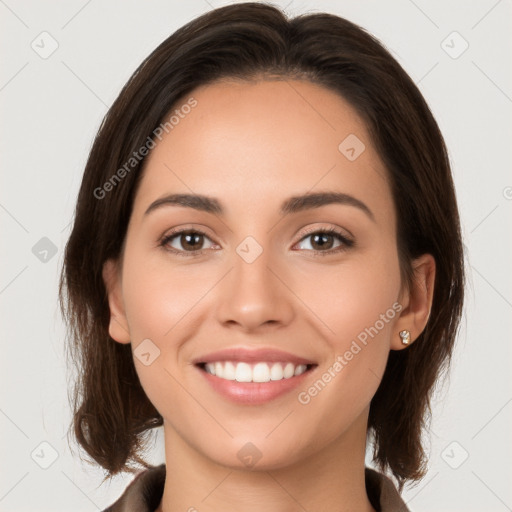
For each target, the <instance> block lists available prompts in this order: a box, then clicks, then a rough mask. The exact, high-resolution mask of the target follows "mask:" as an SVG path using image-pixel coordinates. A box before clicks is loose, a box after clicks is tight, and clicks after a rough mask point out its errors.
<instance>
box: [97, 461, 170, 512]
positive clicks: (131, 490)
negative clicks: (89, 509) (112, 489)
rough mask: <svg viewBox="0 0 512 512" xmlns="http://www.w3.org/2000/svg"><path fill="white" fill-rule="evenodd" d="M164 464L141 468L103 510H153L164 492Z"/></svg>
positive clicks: (107, 511) (120, 511)
mask: <svg viewBox="0 0 512 512" xmlns="http://www.w3.org/2000/svg"><path fill="white" fill-rule="evenodd" d="M164 484H165V464H160V465H159V466H152V467H150V468H149V469H145V470H142V471H141V472H139V473H138V474H137V476H135V478H134V479H133V480H132V481H131V482H130V484H129V485H128V487H127V488H126V489H125V491H124V492H123V494H122V495H121V496H120V497H119V499H118V500H117V501H116V502H115V503H113V504H112V505H110V506H109V507H108V508H106V509H105V510H104V511H103V512H130V511H132V510H137V512H154V510H155V509H156V508H157V507H158V504H159V503H160V500H161V499H162V495H163V492H164Z"/></svg>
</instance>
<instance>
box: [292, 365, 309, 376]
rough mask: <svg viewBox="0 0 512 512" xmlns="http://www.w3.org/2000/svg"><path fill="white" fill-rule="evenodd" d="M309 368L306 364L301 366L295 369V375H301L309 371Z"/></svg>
mask: <svg viewBox="0 0 512 512" xmlns="http://www.w3.org/2000/svg"><path fill="white" fill-rule="evenodd" d="M307 368H308V367H307V366H306V365H305V364H299V366H297V367H296V368H295V375H301V374H302V373H304V372H305V371H306V370H307Z"/></svg>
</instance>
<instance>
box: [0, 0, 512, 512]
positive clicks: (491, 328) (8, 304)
mask: <svg viewBox="0 0 512 512" xmlns="http://www.w3.org/2000/svg"><path fill="white" fill-rule="evenodd" d="M227 3H229V2H221V1H215V0H208V1H207V0H194V1H187V2H178V1H176V0H174V1H169V0H154V1H150V2H149V1H146V2H143V1H141V0H139V1H135V0H131V1H126V0H125V1H120V0H119V1H112V0H106V1H105V0H102V1H100V0H88V1H87V0H67V1H64V0H47V1H45V2H39V1H36V0H25V1H16V0H5V1H4V0H0V20H1V21H0V38H1V44H2V57H3V60H2V66H1V67H0V106H1V114H0V115H1V130H2V132H1V134H2V137H1V165H2V173H1V188H0V225H1V229H2V231H1V244H0V257H1V273H0V308H1V324H0V327H1V334H2V345H1V355H0V361H1V370H0V372H1V373H0V375H1V376H0V379H1V393H0V432H1V435H0V468H1V473H0V510H1V511H4V512H7V511H16V512H18V511H32V512H33V511H38V512H45V511H52V512H56V511H69V510H74V511H76V512H81V511H95V510H101V509H103V508H105V507H106V506H107V505H109V504H110V503H112V502H113V501H114V500H115V499H116V498H117V497H118V496H119V495H120V494H121V492H122V491H123V490H124V489H125V487H126V485H127V484H128V483H129V481H130V480H131V479H132V476H131V475H129V474H123V475H120V476H119V477H118V478H115V479H114V480H113V481H112V483H111V484H104V485H101V486H100V483H101V480H102V477H103V475H104V474H103V472H102V471H101V470H100V469H99V468H97V467H94V466H89V465H87V464H85V463H82V462H81V461H80V458H79V457H78V449H77V446H76V445H72V446H71V447H70V446H68V443H67V438H66V431H67V428H68V426H69V422H70V420H71V417H70V410H69V404H68V396H67V393H68V390H69V387H70V381H71V378H72V374H71V371H70V370H67V369H66V360H65V353H64V342H65V336H64V335H65V331H64V326H63V322H62V319H61V317H60V314H59V310H58V303H57V283H58V275H59V271H60V267H61V265H62V254H63V248H64V245H65V242H66V239H67V237H68V235H69V231H70V221H71V217H72V211H73V208H74V203H75V200H76V195H77V192H78V187H79V184H80V181H81V177H82V172H83V168H84V164H85V161H86V157H87V154H88V151H89V149H90V146H91V144H92V140H93V137H94V135H95V133H96V131H97V129H98V127H99V125H100V123H101V120H102V118H103V116H104V115H105V113H106V112H107V109H108V107H109V106H110V105H111V104H112V102H113V101H114V99H115V98H116V96H117V94H118V93H119V91H120V89H121V87H122V86H123V85H124V83H125V82H126V80H127V79H128V78H129V76H130V75H131V74H132V72H133V71H134V70H135V68H136V67H137V65H138V64H139V63H140V62H141V61H142V59H143V58H144V57H146V56H147V55H148V54H149V53H150V52H151V51H152V50H153V49H154V48H155V47H156V46H157V45H158V44H159V43H160V42H161V41H163V40H164V39H165V38H167V37H168V36H169V35H170V34H171V33H172V32H174V31H175V30H176V29H177V28H179V27H180V26H182V25H183V24H184V23H186V22H188V21H190V20H191V19H193V18H195V17H196V16H198V15H200V14H202V13H204V12H206V11H208V10H210V9H212V8H215V7H220V6H221V5H226V4H227ZM274 3H275V4H276V5H279V6H281V7H283V8H286V12H287V14H289V15H296V14H300V13H303V12H314V11H326V12H331V13H334V14H338V15H341V16H344V17H346V18H348V19H349V20H351V21H353V22H356V23H358V24H360V25H362V26H363V27H365V28H367V29H368V30H369V31H370V32H371V33H373V34H374V35H375V36H376V37H377V38H379V39H380V40H381V41H382V42H383V43H384V44H385V45H386V46H387V48H388V49H389V50H390V51H391V52H392V53H393V54H394V56H395V57H396V58H397V59H398V61H399V62H400V63H401V64H402V66H403V67H404V68H405V69H406V71H407V72H408V73H409V74H410V76H411V77H412V78H413V80H414V81H415V82H416V83H417V84H418V86H419V88H420V90H421V91H422V93H423V94H424V96H425V98H426V100H427V102H428V103H429V105H430V107H431V109H432V111H433V113H434V115H435V117H436V119H437V121H438V123H439V125H440V127H441V130H442V132H443V134H444V136H445V138H446V142H447V145H448V148H449V152H450V158H451V162H452V165H453V172H454V177H455V182H456V189H457V194H458V201H459V206H460V212H461V216H462V224H463V236H464V243H465V246H466V249H467V271H468V289H467V298H466V307H465V313H464V320H463V325H462V328H461V331H460V335H459V339H458V344H457V349H456V352H455V356H454V364H453V367H452V371H451V373H450V378H449V380H447V381H446V383H445V385H444V386H442V387H440V388H439V390H438V392H437V394H436V399H435V402H434V408H433V417H434V419H433V422H432V431H431V433H430V436H429V438H428V440H427V441H428V442H427V448H428V451H429V455H430V465H429V472H428V474H427V476H426V477H425V479H424V480H423V481H422V482H421V483H420V484H419V485H417V486H416V487H413V488H410V489H406V491H405V493H404V497H405V500H406V501H407V503H408V506H409V507H410V508H411V510H413V511H417V512H427V511H432V512H433V511H436V512H441V511H450V512H457V511H464V512H470V511H485V512H494V511H495V512H501V511H505V510H512V487H511V486H510V482H511V481H512V480H511V477H512V471H511V466H512V462H511V461H512V449H511V447H512V443H511V436H510V432H511V431H512V429H511V423H512V422H511V419H512V386H511V378H510V373H511V357H510V356H511V347H512V344H511V343H510V341H511V340H510V333H511V327H512V322H511V319H512V315H511V312H512V286H511V272H510V262H511V261H512V258H511V242H510V233H512V230H511V228H512V222H511V211H512V175H511V173H510V169H511V163H512V162H511V161H512V155H511V151H510V146H511V144H512V143H511V141H512V129H511V122H510V121H511V111H512V83H511V65H510V64H511V62H512V56H511V33H512V30H511V28H512V27H511V20H512V5H511V1H510V0H499V1H496V0H482V1H478V2H476V1H474V2H467V1H463V0H458V1H450V2H446V1H441V0H436V1H427V0H415V1H412V0H397V1H390V2H382V1H378V0H372V1H369V0H368V1H355V0H350V1H349V0H346V1H320V0H318V1H315V2H313V1H300V0H292V1H291V2H290V1H289V0H283V1H276V2H274ZM52 52H53V53H52ZM152 446H154V448H153V449H152V450H151V452H150V453H149V454H148V460H149V461H150V462H153V463H159V462H163V461H164V455H163V445H162V435H161V432H158V431H157V432H156V433H155V436H154V443H153V444H152Z"/></svg>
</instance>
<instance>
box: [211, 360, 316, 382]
mask: <svg viewBox="0 0 512 512" xmlns="http://www.w3.org/2000/svg"><path fill="white" fill-rule="evenodd" d="M204 369H205V370H206V371H207V372H208V373H210V374H212V375H215V376H217V377H219V378H220V379H226V380H236V381H237V382H270V381H271V380H282V379H290V378H292V377H293V376H297V375H301V374H303V373H304V372H305V371H306V370H307V366H306V365H305V364H299V365H297V366H295V365H294V364H293V363H263V362H262V363H256V364H254V365H252V364H249V363H243V362H239V363H235V362H232V361H217V362H215V363H206V364H205V366H204Z"/></svg>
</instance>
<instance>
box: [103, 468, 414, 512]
mask: <svg viewBox="0 0 512 512" xmlns="http://www.w3.org/2000/svg"><path fill="white" fill-rule="evenodd" d="M365 482H366V492H367V494H368V499H369V500H370V503H371V504H372V506H373V508H374V509H375V510H376V511H377V512H410V511H409V509H408V508H407V506H406V505H405V503H404V502H403V500H402V498H401V497H400V495H399V494H398V492H397V490H396V488H395V486H394V485H393V482H392V481H391V480H390V479H389V478H388V477H387V476H385V475H383V474H381V473H378V472H377V471H374V470H373V469H370V468H366V469H365ZM164 484H165V464H161V465H160V466H153V467H151V468H149V469H146V470H143V471H141V472H140V473H139V474H138V475H137V476H136V477H135V478H134V479H133V480H132V482H131V483H130V484H129V485H128V487H127V488H126V489H125V491H124V492H123V494H122V495H121V496H120V497H119V499H118V500H117V501H116V502H115V503H113V504H112V505H110V507H108V508H106V509H105V510H104V511H103V512H155V510H156V509H157V508H158V505H159V504H160V501H161V500H162V496H163V492H164Z"/></svg>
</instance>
